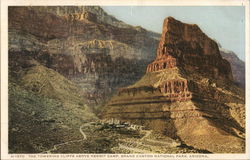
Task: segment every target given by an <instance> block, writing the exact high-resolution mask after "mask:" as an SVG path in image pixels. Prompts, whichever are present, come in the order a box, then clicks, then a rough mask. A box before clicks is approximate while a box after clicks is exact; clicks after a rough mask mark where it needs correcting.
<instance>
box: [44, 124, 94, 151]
mask: <svg viewBox="0 0 250 160" xmlns="http://www.w3.org/2000/svg"><path fill="white" fill-rule="evenodd" d="M88 125H89V123H85V124H83V125H81V126H80V128H79V132H80V133H81V135H82V136H83V138H82V139H79V140H73V141H68V142H64V143H60V144H56V145H54V146H53V148H52V149H50V150H48V151H43V152H41V153H52V152H53V151H56V150H58V149H59V148H60V147H61V146H64V145H69V144H72V143H76V142H82V141H84V140H86V139H87V136H86V134H85V133H84V132H83V130H82V129H83V127H86V126H88Z"/></svg>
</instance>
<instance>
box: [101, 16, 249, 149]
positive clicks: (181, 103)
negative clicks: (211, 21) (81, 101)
mask: <svg viewBox="0 0 250 160" xmlns="http://www.w3.org/2000/svg"><path fill="white" fill-rule="evenodd" d="M244 94H245V93H244V90H242V89H241V88H239V87H238V86H236V85H235V83H234V82H233V76H232V71H231V67H230V64H229V62H228V61H227V60H225V59H223V58H222V56H221V54H220V51H219V48H218V45H217V43H216V42H215V41H214V40H212V39H211V38H209V37H208V36H207V35H206V34H205V33H203V32H202V31H201V29H200V28H199V27H198V26H197V25H195V24H185V23H182V22H180V21H178V20H175V19H174V18H172V17H167V18H166V19H165V20H164V23H163V30H162V35H161V39H160V42H159V46H158V49H157V55H156V58H155V60H154V61H153V62H152V63H150V64H149V65H148V67H147V70H146V73H145V75H144V76H143V77H142V78H141V79H140V80H139V81H137V82H136V83H135V84H133V85H130V86H128V87H125V88H120V89H118V91H117V94H116V95H114V96H113V97H112V98H111V99H110V101H109V102H108V103H107V105H106V106H105V107H104V112H103V118H104V119H110V118H116V119H120V120H122V121H130V122H132V123H136V124H140V125H144V126H147V127H149V128H151V129H154V130H155V131H157V132H159V133H162V134H164V135H167V136H170V137H171V138H174V139H179V140H181V142H182V143H184V144H186V145H188V146H192V147H194V148H196V149H201V150H206V151H208V152H213V153H243V152H245V98H244V97H245V95H244Z"/></svg>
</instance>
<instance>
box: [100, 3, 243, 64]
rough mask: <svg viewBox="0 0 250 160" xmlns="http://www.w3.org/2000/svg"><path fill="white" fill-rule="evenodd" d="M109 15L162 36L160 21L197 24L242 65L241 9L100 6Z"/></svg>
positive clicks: (225, 7)
mask: <svg viewBox="0 0 250 160" xmlns="http://www.w3.org/2000/svg"><path fill="white" fill-rule="evenodd" d="M102 8H103V9H104V10H105V11H106V12H107V13H108V14H110V15H113V16H114V17H116V18H117V19H119V20H122V21H124V22H125V23H128V24H131V25H134V26H141V27H143V28H145V29H148V30H151V31H155V32H158V33H161V32H162V24H163V20H164V18H165V17H167V16H172V17H174V18H175V19H177V20H180V21H182V22H184V23H191V24H197V25H198V26H199V27H200V28H201V30H202V31H203V32H204V33H206V34H207V35H208V36H209V37H210V38H212V39H215V40H216V41H217V42H219V43H220V44H221V46H222V48H224V49H227V50H231V51H233V52H234V53H236V54H237V55H238V57H239V58H240V59H241V60H243V61H245V8H244V7H243V6H215V7H211V6H201V7H197V6H196V7H191V6H183V7H181V6H178V7H177V6H103V7H102Z"/></svg>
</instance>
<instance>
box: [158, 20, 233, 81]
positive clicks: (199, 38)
mask: <svg viewBox="0 0 250 160" xmlns="http://www.w3.org/2000/svg"><path fill="white" fill-rule="evenodd" d="M164 54H170V55H172V56H173V57H175V58H176V59H177V66H178V67H181V68H182V69H184V70H185V71H186V72H188V73H194V72H199V73H206V76H209V77H211V78H214V79H228V80H233V76H232V71H231V67H230V64H229V62H228V61H226V60H225V59H223V58H222V57H221V55H220V51H219V48H218V45H217V43H216V42H215V41H213V40H212V39H211V38H209V37H208V36H207V35H206V34H204V33H203V32H202V31H201V29H200V28H199V27H198V26H197V25H195V24H194V25H192V24H185V23H182V22H180V21H178V20H175V19H174V18H172V17H167V18H166V19H165V20H164V24H163V32H162V36H161V40H160V43H159V47H158V50H157V58H158V59H160V58H161V57H162V56H163V55H164Z"/></svg>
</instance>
